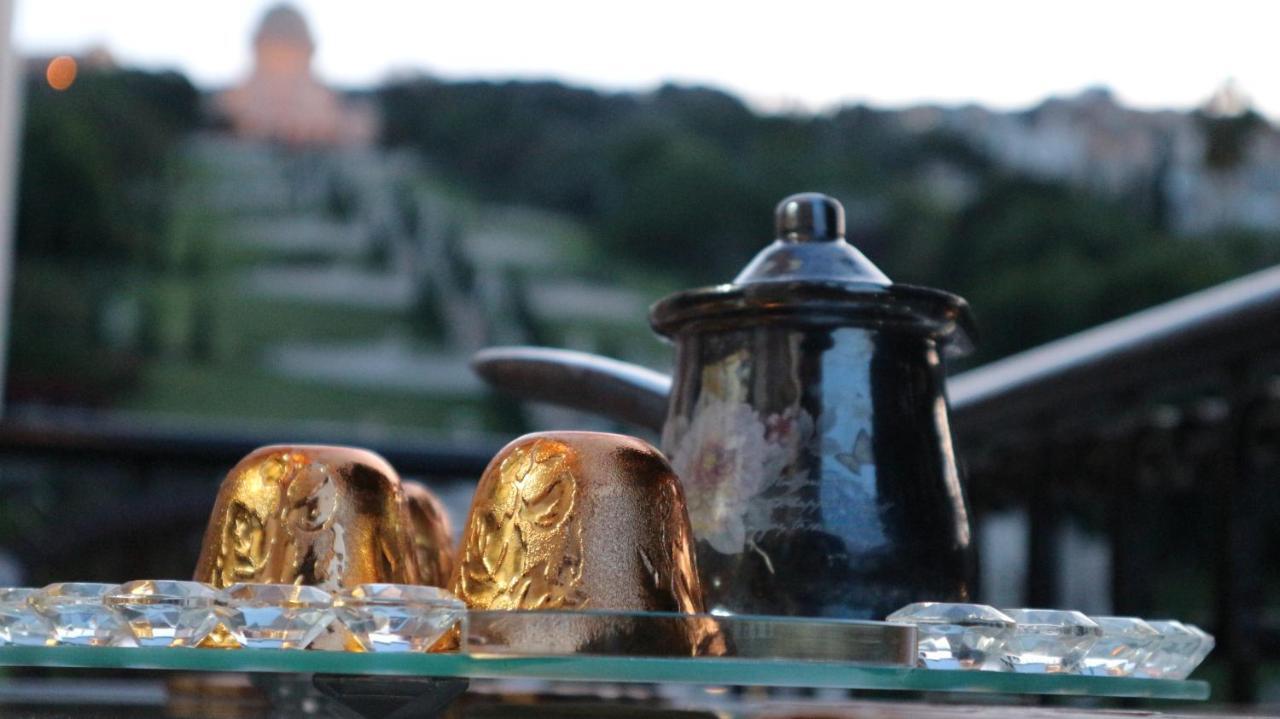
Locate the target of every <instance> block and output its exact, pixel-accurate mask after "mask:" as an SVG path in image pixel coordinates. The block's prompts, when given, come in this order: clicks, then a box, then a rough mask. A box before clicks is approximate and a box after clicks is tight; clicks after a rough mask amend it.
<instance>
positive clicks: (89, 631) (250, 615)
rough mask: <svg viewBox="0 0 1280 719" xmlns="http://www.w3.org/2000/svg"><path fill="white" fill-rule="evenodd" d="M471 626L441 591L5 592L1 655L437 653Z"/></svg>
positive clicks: (0, 599)
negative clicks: (131, 650)
mask: <svg viewBox="0 0 1280 719" xmlns="http://www.w3.org/2000/svg"><path fill="white" fill-rule="evenodd" d="M465 616H466V606H465V605H464V604H463V603H462V602H461V601H459V600H458V599H457V598H456V597H454V596H453V595H452V594H449V593H448V592H446V591H444V590H443V589H438V588H436V587H422V586H409V585H399V584H363V585H360V586H358V587H354V588H351V589H348V590H344V591H342V592H340V593H338V594H337V595H332V594H330V593H328V592H325V591H323V590H321V589H318V588H316V587H308V586H300V585H293V584H236V585H233V586H230V587H227V588H226V589H222V590H218V589H214V588H213V587H211V586H209V585H207V584H203V583H201V582H187V581H178V580H166V579H142V580H138V581H133V582H127V583H125V584H97V583H90V582H64V583H58V584H50V585H49V586H47V587H44V588H43V589H31V588H0V646H97V647H215V648H237V647H239V648H246V649H307V648H312V649H318V648H329V645H328V644H326V643H323V642H318V641H317V639H318V638H320V637H321V636H322V635H340V636H342V637H347V638H350V640H351V641H350V642H339V644H338V645H336V646H337V648H347V649H352V650H354V651H368V652H406V651H427V650H428V649H430V648H431V647H432V645H434V644H435V643H436V642H437V641H439V640H440V639H441V638H442V637H444V636H445V635H446V634H448V633H449V632H450V631H451V630H452V629H453V628H454V627H455V626H456V625H457V624H458V623H459V622H461V621H464V620H465ZM320 645H323V647H322V646H320Z"/></svg>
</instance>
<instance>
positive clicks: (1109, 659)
mask: <svg viewBox="0 0 1280 719" xmlns="http://www.w3.org/2000/svg"><path fill="white" fill-rule="evenodd" d="M1090 619H1092V620H1093V621H1094V623H1095V624H1097V625H1098V626H1099V627H1101V628H1102V636H1101V637H1099V638H1098V641H1097V642H1094V645H1093V647H1092V648H1091V649H1089V651H1088V652H1087V653H1086V654H1085V656H1084V664H1083V667H1082V669H1081V671H1082V673H1084V674H1089V675H1092V676H1097V677H1127V676H1129V675H1130V674H1133V673H1134V672H1135V671H1137V669H1138V667H1140V666H1142V664H1143V662H1145V661H1147V657H1150V656H1151V652H1152V650H1154V649H1155V647H1156V642H1158V641H1159V640H1160V632H1157V631H1156V630H1155V628H1154V627H1152V626H1151V625H1150V624H1147V623H1146V622H1144V621H1142V620H1141V619H1138V618H1137V617H1090Z"/></svg>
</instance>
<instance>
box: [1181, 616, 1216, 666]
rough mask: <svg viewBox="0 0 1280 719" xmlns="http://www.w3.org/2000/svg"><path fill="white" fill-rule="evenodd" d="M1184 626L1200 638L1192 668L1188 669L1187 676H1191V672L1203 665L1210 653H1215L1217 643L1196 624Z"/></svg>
mask: <svg viewBox="0 0 1280 719" xmlns="http://www.w3.org/2000/svg"><path fill="white" fill-rule="evenodd" d="M1182 626H1184V627H1186V628H1187V629H1190V630H1191V633H1192V634H1195V635H1196V636H1197V637H1200V646H1198V647H1196V653H1195V656H1194V657H1193V658H1192V660H1191V666H1190V667H1189V668H1188V669H1187V674H1188V675H1190V674H1191V672H1193V671H1195V670H1196V667H1198V666H1200V664H1201V663H1203V662H1204V660H1205V659H1206V658H1208V656H1209V652H1212V651H1213V648H1214V647H1215V646H1216V645H1217V642H1216V641H1215V640H1214V638H1213V635H1212V634H1210V633H1208V632H1206V631H1205V630H1203V629H1201V628H1200V627H1197V626H1196V625H1194V624H1185V623H1184V624H1183V625H1182Z"/></svg>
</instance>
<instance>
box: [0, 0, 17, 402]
mask: <svg viewBox="0 0 1280 719" xmlns="http://www.w3.org/2000/svg"><path fill="white" fill-rule="evenodd" d="M20 62H21V61H20V59H19V58H18V54H17V52H16V51H15V50H14V47H13V0H0V415H3V414H4V408H5V394H6V392H5V390H6V389H7V383H8V369H9V368H8V357H9V351H8V350H9V313H10V312H11V311H12V307H13V303H12V301H11V300H12V294H13V260H14V245H13V235H14V229H15V225H16V223H17V217H16V216H15V213H14V200H15V197H16V195H17V192H16V190H17V179H18V137H19V135H18V128H19V127H20V126H21V124H22V114H21V112H20V111H19V105H20V104H21V102H22V93H21V91H20V89H19V88H20V87H21V82H22V75H21V73H20V72H19V64H20Z"/></svg>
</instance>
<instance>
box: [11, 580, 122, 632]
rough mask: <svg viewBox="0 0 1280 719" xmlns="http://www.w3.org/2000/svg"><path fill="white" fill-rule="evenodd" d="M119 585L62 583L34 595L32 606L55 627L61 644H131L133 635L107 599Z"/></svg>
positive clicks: (54, 629)
mask: <svg viewBox="0 0 1280 719" xmlns="http://www.w3.org/2000/svg"><path fill="white" fill-rule="evenodd" d="M118 588H119V585H117V584H98V583H95V582H61V583H58V584H50V585H49V586H47V587H45V588H44V589H41V590H40V591H38V592H36V593H35V594H34V595H32V597H31V599H30V601H31V606H33V607H35V610H36V612H38V613H39V614H40V615H41V616H43V617H44V618H45V619H48V620H49V623H50V624H51V625H52V626H53V636H54V639H55V640H56V641H57V643H59V644H75V645H82V646H129V645H132V644H133V637H132V636H131V635H130V633H129V630H128V629H127V628H126V626H125V623H124V621H123V620H122V619H121V618H120V615H118V614H116V612H115V610H113V609H112V608H111V607H108V606H106V604H105V603H104V601H103V600H104V599H105V598H106V596H107V595H109V594H112V593H114V592H115V591H116V590H117V589H118Z"/></svg>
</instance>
